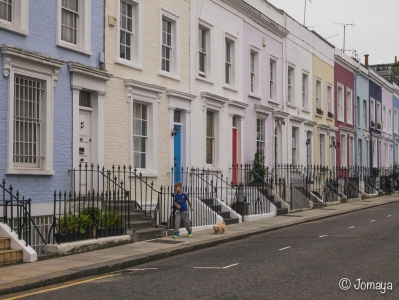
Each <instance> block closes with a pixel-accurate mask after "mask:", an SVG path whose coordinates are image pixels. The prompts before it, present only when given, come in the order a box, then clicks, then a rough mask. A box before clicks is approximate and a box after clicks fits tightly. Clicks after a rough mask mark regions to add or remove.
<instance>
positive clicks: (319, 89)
mask: <svg viewBox="0 0 399 300" xmlns="http://www.w3.org/2000/svg"><path fill="white" fill-rule="evenodd" d="M314 43H315V44H314V53H313V79H312V80H313V91H312V92H313V95H312V99H313V101H312V106H313V120H314V121H315V122H316V123H317V124H316V125H315V126H314V130H313V137H312V140H313V153H314V155H313V160H312V161H313V164H314V165H316V166H328V167H331V166H333V165H335V148H334V149H333V148H331V147H330V145H331V144H332V143H331V139H334V137H335V131H337V130H338V128H336V127H335V126H334V113H335V112H334V102H333V99H334V47H333V46H332V45H330V44H328V42H326V41H325V40H323V39H322V38H321V37H319V36H318V35H317V34H316V33H315V41H314Z"/></svg>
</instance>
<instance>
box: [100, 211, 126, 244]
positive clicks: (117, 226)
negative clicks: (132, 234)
mask: <svg viewBox="0 0 399 300" xmlns="http://www.w3.org/2000/svg"><path fill="white" fill-rule="evenodd" d="M123 232H124V228H123V220H122V215H121V214H120V213H118V212H117V211H115V210H106V211H103V212H102V213H101V220H100V222H99V227H98V228H97V230H96V235H97V237H106V236H114V235H122V234H123Z"/></svg>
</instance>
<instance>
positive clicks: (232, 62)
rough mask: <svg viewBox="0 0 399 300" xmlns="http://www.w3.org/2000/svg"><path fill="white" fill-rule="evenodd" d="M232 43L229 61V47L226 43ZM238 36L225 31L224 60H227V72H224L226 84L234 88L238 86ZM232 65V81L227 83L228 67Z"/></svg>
mask: <svg viewBox="0 0 399 300" xmlns="http://www.w3.org/2000/svg"><path fill="white" fill-rule="evenodd" d="M227 42H228V43H229V44H230V62H228V61H227V49H226V43H227ZM236 42H237V38H236V37H235V36H233V35H231V34H228V33H227V32H225V34H224V46H225V47H224V60H225V69H224V70H225V72H224V74H225V75H224V86H225V87H230V88H234V87H235V86H236V45H237V43H236ZM228 63H229V65H230V74H229V75H230V78H229V79H230V82H229V83H226V67H227V64H228Z"/></svg>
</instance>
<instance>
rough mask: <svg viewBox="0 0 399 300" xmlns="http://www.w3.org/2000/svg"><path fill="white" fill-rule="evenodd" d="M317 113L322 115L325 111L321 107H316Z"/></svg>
mask: <svg viewBox="0 0 399 300" xmlns="http://www.w3.org/2000/svg"><path fill="white" fill-rule="evenodd" d="M316 113H317V114H318V115H321V116H322V115H323V111H322V110H321V108H316Z"/></svg>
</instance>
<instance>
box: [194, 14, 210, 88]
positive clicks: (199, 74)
mask: <svg viewBox="0 0 399 300" xmlns="http://www.w3.org/2000/svg"><path fill="white" fill-rule="evenodd" d="M200 29H202V30H204V32H205V49H204V50H205V55H206V56H205V61H204V72H200V70H199V63H200V59H199V52H200V49H199V42H198V41H199V35H198V36H197V45H198V49H196V51H198V52H197V56H198V63H197V65H196V68H197V73H196V78H197V79H205V80H208V81H211V80H212V73H213V72H212V58H213V56H212V47H213V43H212V41H213V25H211V24H209V23H207V22H205V21H203V20H200V19H199V20H198V31H197V32H199V30H200Z"/></svg>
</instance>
